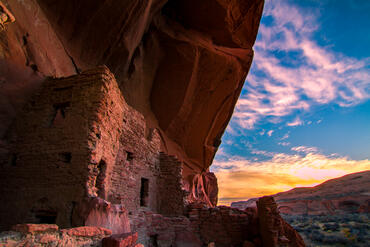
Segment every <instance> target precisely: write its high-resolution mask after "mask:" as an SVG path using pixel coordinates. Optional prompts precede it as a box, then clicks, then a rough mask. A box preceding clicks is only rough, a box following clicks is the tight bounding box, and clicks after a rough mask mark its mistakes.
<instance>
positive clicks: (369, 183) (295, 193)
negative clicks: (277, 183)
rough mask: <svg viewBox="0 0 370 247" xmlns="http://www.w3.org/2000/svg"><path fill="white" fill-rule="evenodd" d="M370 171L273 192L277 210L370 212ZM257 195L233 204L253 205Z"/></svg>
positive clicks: (309, 213) (321, 212)
mask: <svg viewBox="0 0 370 247" xmlns="http://www.w3.org/2000/svg"><path fill="white" fill-rule="evenodd" d="M369 188H370V171H364V172H358V173H353V174H349V175H345V176H343V177H340V178H336V179H331V180H328V181H326V182H324V183H322V184H320V185H317V186H315V187H312V188H310V187H307V188H304V187H303V188H294V189H292V190H289V191H286V192H281V193H278V194H275V195H272V196H273V197H274V198H275V200H276V202H277V204H278V205H279V211H280V213H283V214H289V215H332V214H347V213H369V212H370V189H369ZM256 201H257V199H256V198H253V199H250V200H248V201H246V202H233V203H232V204H231V206H232V207H236V208H239V209H244V208H246V207H255V206H256Z"/></svg>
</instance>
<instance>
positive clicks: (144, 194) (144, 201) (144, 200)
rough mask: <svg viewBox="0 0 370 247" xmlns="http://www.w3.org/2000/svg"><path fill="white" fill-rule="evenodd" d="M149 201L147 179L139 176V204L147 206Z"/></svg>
mask: <svg viewBox="0 0 370 247" xmlns="http://www.w3.org/2000/svg"><path fill="white" fill-rule="evenodd" d="M148 202H149V179H147V178H141V188H140V206H142V207H147V206H148Z"/></svg>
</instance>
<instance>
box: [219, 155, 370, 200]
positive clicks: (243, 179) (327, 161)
mask: <svg viewBox="0 0 370 247" xmlns="http://www.w3.org/2000/svg"><path fill="white" fill-rule="evenodd" d="M214 165H215V166H217V169H216V170H215V171H214V172H215V174H216V176H217V179H218V186H219V205H229V204H230V203H231V202H233V201H239V200H247V199H248V198H253V197H260V196H263V195H270V194H275V193H277V192H282V191H286V190H289V189H292V188H294V187H300V186H314V185H317V184H320V183H322V182H324V181H326V180H328V179H332V178H336V177H341V176H343V175H345V174H349V173H354V172H359V171H364V170H370V160H367V159H366V160H360V161H356V160H350V159H348V158H347V157H327V156H324V155H322V154H317V153H308V154H306V155H304V156H300V155H287V154H277V155H275V156H274V157H273V158H272V159H271V160H268V161H261V162H251V161H248V160H244V159H237V158H235V159H230V160H229V161H225V162H219V161H215V162H214ZM230 168H231V169H230Z"/></svg>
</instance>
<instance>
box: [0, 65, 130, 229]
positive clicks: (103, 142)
mask: <svg viewBox="0 0 370 247" xmlns="http://www.w3.org/2000/svg"><path fill="white" fill-rule="evenodd" d="M122 102H123V98H122V96H121V94H120V91H119V89H118V86H117V84H116V82H115V80H114V77H113V75H112V74H110V73H109V71H107V70H106V69H105V68H103V67H102V68H99V69H97V70H91V71H88V72H85V73H83V74H81V75H77V76H72V77H68V78H61V79H49V80H47V81H46V82H44V85H43V87H42V89H41V90H40V91H39V92H38V94H37V95H35V96H34V97H33V98H32V100H31V101H30V102H29V104H28V105H27V106H26V108H25V109H24V111H23V113H21V114H19V115H18V117H17V119H16V121H15V123H14V125H13V129H12V132H11V134H10V135H9V137H8V138H9V142H10V143H12V148H11V150H9V155H8V159H6V160H5V161H3V162H2V164H1V168H0V169H1V170H2V171H1V173H0V193H1V195H2V198H3V200H4V202H5V203H3V204H2V205H1V207H0V217H1V219H2V220H1V228H3V229H4V228H5V229H6V228H7V227H9V226H10V225H14V224H16V223H23V222H33V223H57V224H58V225H60V226H61V227H69V226H71V225H73V222H72V218H71V215H72V214H73V211H74V210H75V209H76V207H77V206H78V204H79V203H80V201H81V200H82V199H83V198H84V197H86V196H88V195H90V196H94V195H96V193H97V191H98V190H99V189H100V190H104V189H106V188H103V187H101V188H97V184H96V177H97V176H98V173H99V172H100V171H99V167H98V166H99V162H100V160H102V159H104V160H105V162H106V164H110V163H113V162H114V160H115V157H114V156H115V155H114V154H115V149H117V150H118V147H119V145H118V143H119V142H118V137H119V133H120V129H119V126H121V122H122V116H121V114H122V110H121V109H120V105H122ZM121 107H122V106H121ZM112 127H113V128H112Z"/></svg>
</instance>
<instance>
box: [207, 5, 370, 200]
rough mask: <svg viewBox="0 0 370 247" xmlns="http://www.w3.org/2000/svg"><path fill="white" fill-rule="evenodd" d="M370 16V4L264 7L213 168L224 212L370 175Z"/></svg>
mask: <svg viewBox="0 0 370 247" xmlns="http://www.w3.org/2000/svg"><path fill="white" fill-rule="evenodd" d="M369 13H370V1H366V0H357V1H350V0H320V1H318V0H300V1H289V0H284V1H277V0H275V1H271V0H268V1H266V3H265V8H264V13H263V17H262V20H261V24H260V29H259V34H258V36H257V40H256V44H255V46H254V50H255V56H254V61H253V64H252V67H251V70H250V72H249V75H248V77H247V79H246V82H245V85H244V88H243V91H242V93H241V96H240V99H239V101H238V103H237V106H236V108H235V111H234V114H233V118H232V120H231V122H230V124H229V126H228V128H227V130H226V132H225V134H224V136H223V139H222V144H221V146H220V149H219V151H218V153H217V154H216V158H215V161H214V163H213V165H212V167H211V171H214V172H215V173H216V175H217V176H218V179H219V186H220V197H221V202H222V201H224V202H227V201H230V200H234V199H246V198H249V197H253V196H256V195H257V196H259V195H262V194H265V193H272V192H277V191H280V190H285V189H289V188H291V187H295V186H308V185H314V184H317V183H320V182H322V181H324V180H326V179H330V178H333V177H338V176H341V175H344V174H347V173H351V172H356V171H361V170H368V169H370V161H369V159H370V14H369ZM252 173H253V174H252ZM258 174H259V176H260V177H258ZM267 175H268V176H267ZM284 176H285V177H284ZM236 177H237V178H238V179H237V181H236V179H235V178H236ZM267 177H269V178H271V180H272V181H271V186H270V188H268V187H266V186H264V185H263V183H266V178H267ZM272 177H274V178H275V180H274V179H273V178H272ZM253 179H254V180H253ZM256 179H257V180H258V181H257V180H256ZM285 180H286V181H285ZM248 181H249V182H248ZM231 184H232V186H230V185H231ZM251 184H254V186H251ZM258 184H261V186H262V187H263V188H262V189H261V188H260V187H261V186H260V187H258V186H259V185H258ZM226 185H227V187H226ZM246 190H248V191H249V193H246V192H243V191H246ZM252 191H255V193H254V194H253V193H252Z"/></svg>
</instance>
